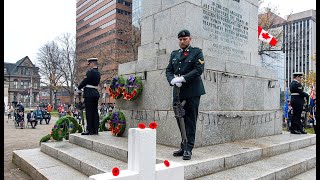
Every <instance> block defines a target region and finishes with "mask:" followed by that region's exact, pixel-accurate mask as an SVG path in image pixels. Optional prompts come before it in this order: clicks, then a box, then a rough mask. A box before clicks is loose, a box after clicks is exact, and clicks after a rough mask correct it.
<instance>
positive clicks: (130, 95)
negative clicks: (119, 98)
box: [122, 75, 142, 101]
mask: <svg viewBox="0 0 320 180" xmlns="http://www.w3.org/2000/svg"><path fill="white" fill-rule="evenodd" d="M141 93H142V81H141V78H140V77H135V76H132V75H131V76H129V77H128V79H127V80H126V84H125V85H124V87H123V89H122V94H123V99H125V100H129V101H134V100H136V99H137V98H138V97H139V96H140V94H141Z"/></svg>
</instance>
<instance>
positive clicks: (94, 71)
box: [77, 58, 100, 135]
mask: <svg viewBox="0 0 320 180" xmlns="http://www.w3.org/2000/svg"><path fill="white" fill-rule="evenodd" d="M88 65H89V66H90V70H88V71H87V74H86V78H84V79H83V80H82V82H81V83H80V85H79V86H78V90H77V91H78V92H81V91H80V89H82V88H84V93H83V98H84V104H85V108H86V119H87V131H86V132H83V133H81V135H93V134H95V135H98V128H99V114H98V100H99V98H100V94H99V92H98V85H99V83H100V73H99V71H98V59H97V58H89V59H88Z"/></svg>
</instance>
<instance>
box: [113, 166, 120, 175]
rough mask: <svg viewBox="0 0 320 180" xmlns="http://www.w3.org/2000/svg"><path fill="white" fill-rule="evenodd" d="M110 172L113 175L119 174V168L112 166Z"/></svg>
mask: <svg viewBox="0 0 320 180" xmlns="http://www.w3.org/2000/svg"><path fill="white" fill-rule="evenodd" d="M112 174H113V175H114V176H118V175H119V174H120V169H119V168H117V167H114V168H113V169H112Z"/></svg>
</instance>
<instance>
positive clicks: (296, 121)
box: [290, 95, 304, 131]
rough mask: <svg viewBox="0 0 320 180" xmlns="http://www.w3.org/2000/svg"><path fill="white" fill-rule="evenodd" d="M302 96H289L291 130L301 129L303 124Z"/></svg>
mask: <svg viewBox="0 0 320 180" xmlns="http://www.w3.org/2000/svg"><path fill="white" fill-rule="evenodd" d="M303 105H304V98H303V97H301V96H295V95H293V96H291V106H292V111H293V116H292V121H291V129H290V130H291V131H294V130H296V131H302V130H303V125H302V122H301V113H302V110H303Z"/></svg>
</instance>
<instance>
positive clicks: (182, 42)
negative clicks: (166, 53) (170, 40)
mask: <svg viewBox="0 0 320 180" xmlns="http://www.w3.org/2000/svg"><path fill="white" fill-rule="evenodd" d="M190 41H191V37H180V38H179V46H180V48H181V49H185V48H187V47H188V46H189V45H190Z"/></svg>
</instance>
